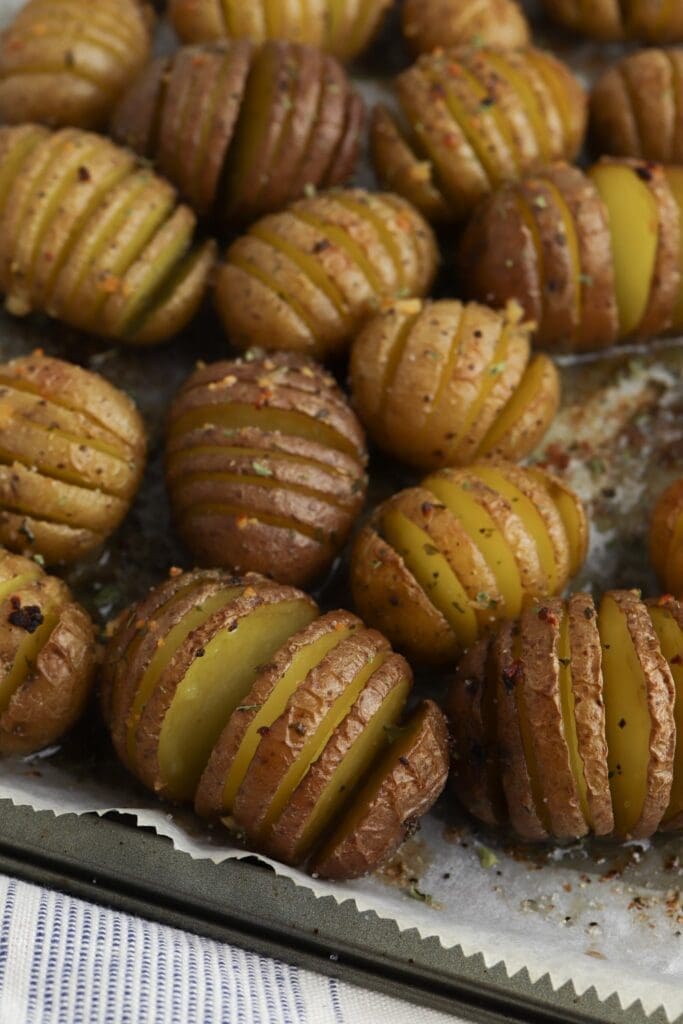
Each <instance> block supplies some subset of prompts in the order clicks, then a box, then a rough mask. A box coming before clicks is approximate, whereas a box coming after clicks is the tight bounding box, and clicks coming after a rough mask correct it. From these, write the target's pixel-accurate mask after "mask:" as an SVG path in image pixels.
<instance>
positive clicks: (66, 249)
mask: <svg viewBox="0 0 683 1024" xmlns="http://www.w3.org/2000/svg"><path fill="white" fill-rule="evenodd" d="M0 168H1V170H0V291H3V292H4V293H5V306H6V308H7V310H8V311H9V312H10V313H13V314H15V315H16V316H23V315H26V314H27V313H30V312H32V311H34V310H35V311H42V312H46V313H48V314H49V315H50V316H53V317H56V318H57V319H59V320H64V321H65V322H66V323H68V324H71V325H72V326H73V327H78V328H80V329H81V330H84V331H89V332H91V333H93V334H99V335H102V336H104V337H109V338H116V339H117V340H119V341H123V342H127V343H129V344H136V345H142V344H152V343H154V342H158V341H161V340H163V339H165V338H168V337H170V336H171V335H172V334H175V333H176V332H178V331H180V330H181V329H182V328H183V327H184V326H185V325H186V323H187V322H188V320H190V318H191V317H192V316H193V315H194V313H195V311H196V309H197V307H198V306H199V303H200V302H201V299H202V296H203V294H204V289H205V286H206V281H207V277H208V273H209V270H210V269H211V267H212V265H213V260H214V245H213V243H212V242H206V243H205V244H203V245H199V244H197V243H195V242H194V228H195V216H194V214H193V213H192V211H191V210H190V209H189V208H188V207H186V206H180V205H178V203H177V202H176V196H175V192H174V190H173V188H172V187H171V186H170V185H169V184H167V182H165V181H163V179H162V178H158V177H157V176H156V175H155V174H152V173H151V172H150V171H149V169H148V168H146V167H144V166H141V165H139V164H138V163H137V162H136V159H135V157H134V156H133V154H132V153H129V152H128V151H127V150H124V149H120V148H119V147H118V146H115V145H113V144H112V143H111V142H109V141H108V140H107V139H103V138H101V137H100V136H98V135H92V134H90V133H89V132H82V131H79V130H78V129H75V128H74V129H69V128H64V129H62V130H61V131H58V132H54V133H53V132H50V131H48V130H47V129H46V128H41V127H38V126H36V125H21V126H19V127H15V128H0Z"/></svg>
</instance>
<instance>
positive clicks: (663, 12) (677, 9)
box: [543, 0, 683, 43]
mask: <svg viewBox="0 0 683 1024" xmlns="http://www.w3.org/2000/svg"><path fill="white" fill-rule="evenodd" d="M543 6H544V8H545V10H546V11H547V13H548V15H549V16H550V17H551V18H553V19H554V20H555V21H557V22H559V23H560V24H561V25H565V26H566V27H567V28H571V29H572V30H573V31H574V32H579V33H581V34H582V35H586V36H591V37H592V38H594V39H600V40H603V41H605V42H608V41H611V40H618V39H639V40H641V42H643V43H679V42H683V8H682V7H681V5H680V4H679V3H663V2H662V0H630V2H629V3H628V4H622V3H621V2H620V0H593V2H592V3H589V4H587V3H585V2H584V0H543Z"/></svg>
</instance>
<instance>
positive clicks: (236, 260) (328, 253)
mask: <svg viewBox="0 0 683 1024" xmlns="http://www.w3.org/2000/svg"><path fill="white" fill-rule="evenodd" d="M437 261H438V251H437V247H436V240H435V238H434V234H433V232H432V230H431V228H430V227H429V225H428V224H427V223H426V221H425V220H424V219H423V218H422V216H421V215H420V214H419V213H418V212H417V210H415V209H414V208H413V207H412V206H411V205H410V204H409V203H407V202H406V201H405V200H404V199H401V198H400V197H399V196H395V195H391V194H390V193H384V192H377V193H373V192H366V191H365V190H364V189H332V190H330V191H328V192H321V193H320V194H318V195H311V196H310V197H307V198H305V199H300V200H298V201H297V202H295V203H292V204H291V206H289V207H287V209H285V210H283V211H282V212H281V213H275V214H271V215H270V216H268V217H263V218H262V219H261V220H259V221H257V222H256V223H255V224H253V225H252V226H251V228H250V229H249V231H248V233H247V234H245V235H243V236H242V237H241V238H238V239H237V241H236V242H234V243H233V245H232V246H231V247H230V248H229V249H228V252H227V254H226V257H225V261H224V262H223V263H222V264H221V265H220V266H219V268H218V273H217V275H216V290H215V299H216V307H217V310H218V313H219V315H220V317H221V319H222V321H223V324H224V326H225V329H226V331H227V334H228V337H229V338H230V340H231V341H232V342H233V344H235V345H237V347H238V348H240V349H247V348H250V347H252V346H260V347H261V348H265V349H289V350H293V351H299V352H305V353H308V354H309V355H312V356H316V357H317V358H320V359H324V358H326V357H331V356H335V355H338V354H340V353H341V352H343V351H344V350H345V349H346V347H347V346H348V344H349V342H350V341H351V340H352V338H353V337H354V335H355V334H356V333H357V332H358V330H359V329H360V328H361V327H362V325H363V324H364V323H365V322H366V321H367V320H368V319H369V318H370V317H371V316H372V315H373V314H375V313H376V312H377V311H378V310H380V309H381V308H382V306H383V305H384V304H385V303H388V302H390V301H391V300H393V299H396V298H399V297H409V296H413V295H417V296H423V295H426V294H427V292H428V291H429V289H430V288H431V285H432V282H433V280H434V276H435V273H436V267H437Z"/></svg>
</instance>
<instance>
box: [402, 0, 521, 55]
mask: <svg viewBox="0 0 683 1024" xmlns="http://www.w3.org/2000/svg"><path fill="white" fill-rule="evenodd" d="M403 35H404V36H405V38H406V40H407V42H408V45H409V46H410V48H411V49H412V50H413V51H414V53H416V54H420V53H430V52H431V51H432V50H436V49H438V48H439V47H448V48H451V47H455V46H495V47H498V48H499V49H504V50H507V49H513V50H514V49H519V48H521V47H523V46H528V45H529V42H530V37H531V33H530V31H529V25H528V23H527V20H526V18H525V17H524V14H523V12H522V9H521V7H520V6H519V4H517V3H515V0H405V3H404V5H403Z"/></svg>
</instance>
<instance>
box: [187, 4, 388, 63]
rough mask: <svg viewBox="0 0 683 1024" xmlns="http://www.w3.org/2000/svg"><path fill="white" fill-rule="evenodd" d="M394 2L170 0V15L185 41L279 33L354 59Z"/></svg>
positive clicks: (258, 38) (262, 37)
mask: <svg viewBox="0 0 683 1024" xmlns="http://www.w3.org/2000/svg"><path fill="white" fill-rule="evenodd" d="M390 5H391V0H366V2H363V0H343V2H342V3H341V4H339V3H333V0H293V2H290V3H287V4H278V6H277V8H274V7H272V6H269V0H250V2H249V3H248V4H247V3H245V2H244V0H170V4H169V15H170V18H171V21H172V22H173V25H174V28H175V30H176V32H177V33H178V35H179V36H180V38H181V39H182V40H184V41H185V42H189V43H201V42H205V41H207V40H214V39H223V38H225V37H227V38H234V39H240V38H244V39H250V40H252V41H253V42H255V43H262V42H264V41H265V40H266V39H269V38H271V37H277V38H280V39H287V40H290V41H291V42H295V43H308V44H310V45H311V46H317V47H318V48H320V49H323V50H327V51H328V52H329V53H333V54H334V55H335V56H336V57H338V58H339V59H340V60H343V61H350V60H352V59H353V58H354V57H356V56H358V54H359V53H361V52H362V51H363V50H364V49H365V48H366V47H367V46H368V44H369V43H370V42H371V40H372V39H373V37H374V35H375V33H376V32H377V30H378V29H379V26H380V24H381V22H382V19H383V17H384V13H385V11H386V10H387V8H388V7H389V6H390Z"/></svg>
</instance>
